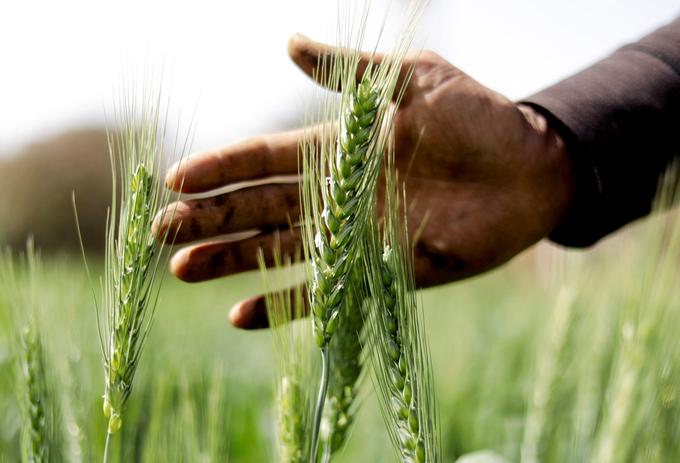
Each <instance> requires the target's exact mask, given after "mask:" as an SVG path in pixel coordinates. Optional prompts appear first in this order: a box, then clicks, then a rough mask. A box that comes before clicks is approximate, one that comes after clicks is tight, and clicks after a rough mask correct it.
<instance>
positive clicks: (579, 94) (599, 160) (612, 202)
mask: <svg viewBox="0 0 680 463" xmlns="http://www.w3.org/2000/svg"><path fill="white" fill-rule="evenodd" d="M521 103H523V104H529V105H531V106H533V107H534V108H535V109H537V110H538V111H539V112H542V113H543V114H544V115H545V116H546V117H547V118H548V120H549V121H550V123H551V124H552V125H553V127H554V128H555V129H557V130H558V131H559V132H561V134H562V136H563V138H564V139H565V141H566V144H567V149H568V150H569V152H570V155H571V158H572V160H573V165H574V171H575V176H576V191H575V200H574V203H573V205H572V207H571V209H570V211H569V212H568V214H567V217H566V219H565V221H564V222H563V223H562V224H561V225H560V226H558V227H557V229H556V230H554V232H553V233H552V234H551V235H550V238H551V239H552V240H553V241H555V242H557V243H559V244H563V245H566V246H588V245H591V244H593V243H595V242H596V241H597V240H599V239H600V238H602V237H603V236H605V235H607V234H608V233H610V232H612V231H614V230H616V229H618V228H620V227H621V226H623V225H625V224H626V223H628V222H631V221H633V220H635V219H637V218H639V217H641V216H643V215H646V214H648V213H649V211H650V208H651V204H652V201H653V199H654V196H655V192H656V189H657V185H658V182H659V177H660V176H661V175H662V174H663V172H664V170H665V169H666V167H667V166H668V165H669V163H670V162H671V161H672V160H673V159H674V158H677V157H678V156H679V155H680V19H677V20H675V21H674V22H672V23H670V24H669V25H667V26H665V27H663V28H661V29H659V30H657V31H655V32H653V33H652V34H650V35H648V36H646V37H644V38H643V39H641V40H640V41H639V42H636V43H633V44H630V45H626V46H624V47H623V48H621V49H619V50H617V51H616V52H615V53H613V54H612V55H611V56H609V57H607V58H605V59H604V60H602V61H600V62H598V63H596V64H594V65H593V66H591V67H589V68H588V69H585V70H584V71H582V72H580V73H578V74H576V75H574V76H572V77H569V78H567V79H566V80H564V81H562V82H560V83H558V84H556V85H554V86H552V87H550V88H547V89H546V90H543V91H541V92H539V93H537V94H536V95H534V96H532V97H530V98H527V99H526V100H524V101H522V102H521Z"/></svg>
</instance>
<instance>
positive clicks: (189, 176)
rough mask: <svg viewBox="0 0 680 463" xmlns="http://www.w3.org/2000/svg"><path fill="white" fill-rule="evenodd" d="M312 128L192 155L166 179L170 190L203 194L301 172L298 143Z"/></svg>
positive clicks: (171, 170)
mask: <svg viewBox="0 0 680 463" xmlns="http://www.w3.org/2000/svg"><path fill="white" fill-rule="evenodd" d="M305 136H309V129H298V130H293V131H289V132H283V133H278V134H273V135H265V136H261V137H255V138H251V139H248V140H244V141H241V142H239V143H235V144H233V145H231V146H227V147H225V148H221V149H216V150H211V151H205V152H202V153H197V154H194V155H191V156H189V157H188V158H187V159H184V160H182V161H180V162H179V163H177V164H175V165H174V166H173V167H172V168H170V170H169V171H168V174H167V175H166V178H165V184H166V186H167V187H168V188H170V189H172V190H174V191H180V190H181V192H182V193H203V192H206V191H210V190H214V189H216V188H220V187H223V186H225V185H228V184H230V183H236V182H244V181H250V180H259V179H263V178H267V177H274V176H277V175H296V174H297V173H298V164H297V161H298V157H297V150H298V143H299V141H300V140H301V139H302V138H303V137H305Z"/></svg>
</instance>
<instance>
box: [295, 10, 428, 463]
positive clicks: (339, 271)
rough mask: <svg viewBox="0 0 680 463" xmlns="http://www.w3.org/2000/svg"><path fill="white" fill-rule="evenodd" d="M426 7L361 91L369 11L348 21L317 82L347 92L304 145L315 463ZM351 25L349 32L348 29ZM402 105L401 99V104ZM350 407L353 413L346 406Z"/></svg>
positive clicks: (331, 102)
mask: <svg viewBox="0 0 680 463" xmlns="http://www.w3.org/2000/svg"><path fill="white" fill-rule="evenodd" d="M423 7H424V2H420V1H415V2H413V4H412V9H411V10H410V11H409V13H410V14H409V16H408V20H407V22H406V26H405V28H404V29H403V31H402V33H401V34H400V38H399V42H398V44H397V46H396V47H395V48H394V50H393V52H392V53H389V54H387V55H386V56H385V57H384V58H383V59H382V61H381V62H380V63H379V64H376V63H373V62H369V63H367V66H366V69H365V71H364V72H363V75H362V76H361V79H360V81H359V83H358V84H357V73H358V69H359V64H360V61H361V55H360V51H359V50H361V48H362V39H363V35H364V30H365V27H366V19H367V15H368V9H369V4H368V3H365V4H364V7H363V10H362V14H361V15H359V16H360V18H361V19H360V23H359V27H357V28H354V27H353V26H354V25H353V24H352V23H351V21H349V20H345V22H343V19H342V18H341V20H340V22H341V24H340V26H341V27H340V29H341V30H349V31H353V33H354V34H355V35H354V36H353V37H352V32H350V34H349V37H348V39H347V40H343V39H341V40H340V43H339V45H340V46H341V48H342V51H341V52H338V53H335V54H333V55H332V56H331V57H330V58H328V57H327V56H324V57H322V59H321V66H320V67H319V71H318V73H317V76H316V78H317V80H319V81H320V82H322V83H323V84H324V85H325V86H326V87H329V88H335V87H337V85H338V84H340V87H341V89H342V91H341V95H340V98H339V99H335V98H333V97H329V96H326V98H325V100H324V103H323V105H322V114H321V117H320V118H319V119H318V120H317V121H316V122H317V124H316V127H320V128H318V129H315V130H314V131H313V133H310V134H309V137H307V139H306V140H304V141H303V143H302V145H301V149H300V152H301V166H302V177H303V181H302V182H301V197H302V213H303V237H304V239H303V243H304V245H305V254H306V257H307V260H308V261H309V262H311V268H312V278H311V280H312V282H311V285H310V289H309V306H310V308H311V313H312V320H313V326H314V333H315V339H316V343H317V345H318V346H319V348H320V350H321V360H322V371H321V381H320V385H319V391H318V396H317V402H316V407H315V417H314V420H313V429H312V445H311V448H310V456H309V461H314V460H315V459H316V458H317V448H318V435H319V429H320V422H321V418H322V415H323V408H324V405H325V403H326V395H327V390H328V385H329V377H330V369H331V367H332V361H331V358H330V353H329V345H330V342H331V339H332V338H333V335H334V333H335V332H336V331H337V329H338V325H339V323H340V311H341V309H342V306H343V301H344V300H345V299H346V298H347V294H348V288H349V286H350V284H349V283H350V282H349V278H350V276H351V275H352V272H353V269H354V268H355V267H356V265H357V258H358V257H359V252H360V249H361V242H362V240H363V239H364V231H365V229H366V224H367V223H368V222H369V220H370V218H371V217H373V216H375V192H376V186H377V182H378V178H379V175H380V172H381V166H382V161H383V155H384V153H385V148H386V146H387V142H388V141H389V139H390V136H391V133H392V121H393V116H394V111H393V109H394V106H392V105H391V100H392V99H393V96H395V92H397V93H396V95H401V92H402V91H403V88H401V89H398V88H397V82H398V80H399V77H400V74H401V71H402V63H403V59H404V56H405V54H406V51H407V50H408V48H409V46H410V43H411V40H412V38H413V34H414V27H415V23H416V22H417V18H418V17H419V14H420V12H421V11H422V8H423ZM345 26H346V29H345ZM397 100H399V98H397ZM342 407H343V408H348V407H347V406H346V405H344V404H343V405H342Z"/></svg>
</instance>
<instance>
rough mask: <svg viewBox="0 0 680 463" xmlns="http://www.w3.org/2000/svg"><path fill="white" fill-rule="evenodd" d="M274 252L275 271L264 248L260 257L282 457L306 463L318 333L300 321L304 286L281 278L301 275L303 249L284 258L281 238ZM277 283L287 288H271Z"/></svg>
mask: <svg viewBox="0 0 680 463" xmlns="http://www.w3.org/2000/svg"><path fill="white" fill-rule="evenodd" d="M272 253H273V260H274V268H275V269H276V270H274V272H271V271H270V270H268V269H267V267H266V265H265V258H264V252H263V251H262V250H260V251H259V254H258V260H259V264H260V270H261V273H262V276H263V280H264V286H265V294H266V297H265V304H266V309H267V316H268V319H269V324H270V327H271V333H272V343H273V351H274V356H275V364H276V370H277V371H276V378H277V379H276V383H275V391H276V392H275V394H276V415H277V430H278V434H277V438H278V444H279V445H278V448H279V459H280V461H282V462H283V463H303V462H305V461H306V458H307V455H308V453H309V446H310V429H311V414H312V410H313V403H312V398H311V397H312V394H311V391H312V388H313V384H314V376H315V375H314V369H313V364H312V355H311V354H312V352H311V350H310V347H311V346H310V344H312V332H311V329H310V326H309V325H308V324H301V323H299V322H297V323H296V322H294V320H295V319H299V318H301V317H303V316H304V313H303V312H304V307H303V305H302V303H303V296H302V288H301V287H300V286H299V285H296V286H294V287H292V288H291V287H290V286H288V284H286V283H289V282H282V281H281V280H282V277H283V276H285V275H288V276H290V275H293V277H294V276H295V271H294V267H293V263H294V262H297V261H299V253H298V257H296V258H294V259H293V260H291V259H290V256H287V257H286V259H285V260H284V259H283V258H282V256H281V251H280V246H279V244H278V242H277V244H276V245H275V246H274V249H273V250H272ZM272 273H273V275H272ZM271 286H275V287H284V288H285V289H276V290H274V291H269V290H268V289H269V288H270V287H271Z"/></svg>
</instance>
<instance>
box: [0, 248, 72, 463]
mask: <svg viewBox="0 0 680 463" xmlns="http://www.w3.org/2000/svg"><path fill="white" fill-rule="evenodd" d="M21 260H22V262H21V266H20V270H21V271H22V273H25V277H26V282H23V281H20V278H19V275H17V274H16V272H15V267H14V263H13V260H12V255H11V252H10V251H9V250H6V251H3V252H2V253H1V255H0V261H1V262H0V267H1V268H0V284H1V285H2V287H3V288H4V289H5V291H6V297H7V299H8V300H7V302H8V305H9V306H10V317H11V319H12V325H14V327H15V330H16V332H17V333H18V335H17V336H16V337H15V338H14V340H15V347H16V357H17V360H18V372H19V375H18V384H17V390H18V391H19V393H20V403H21V410H22V415H23V420H22V436H21V443H22V458H23V461H26V462H31V463H42V462H49V461H59V460H60V459H61V457H62V455H61V450H62V437H63V436H62V435H61V434H60V427H59V426H58V422H57V420H56V419H55V409H56V403H55V402H54V401H53V400H52V398H53V396H54V394H53V391H52V390H51V389H50V386H51V383H50V380H51V379H53V378H52V377H51V376H49V375H48V371H47V361H46V357H45V349H44V346H43V339H42V333H41V331H42V330H41V325H40V319H41V314H40V307H39V298H38V297H39V296H38V278H39V273H40V268H41V266H40V258H39V256H38V255H37V253H36V252H35V249H34V246H33V241H32V239H29V240H28V242H27V247H26V255H25V257H24V258H22V259H21Z"/></svg>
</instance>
